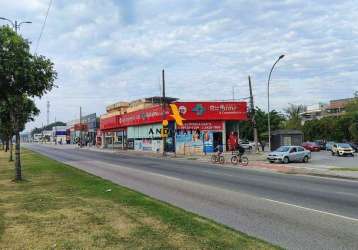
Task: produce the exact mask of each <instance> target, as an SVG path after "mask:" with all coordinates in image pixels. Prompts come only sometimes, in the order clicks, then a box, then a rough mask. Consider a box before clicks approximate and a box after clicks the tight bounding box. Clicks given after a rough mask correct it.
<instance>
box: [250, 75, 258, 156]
mask: <svg viewBox="0 0 358 250" xmlns="http://www.w3.org/2000/svg"><path fill="white" fill-rule="evenodd" d="M249 88H250V116H251V124H252V128H253V131H254V142H255V150H256V153H257V152H258V151H259V147H258V138H257V127H256V120H255V106H254V96H253V95H252V86H251V77H250V76H249Z"/></svg>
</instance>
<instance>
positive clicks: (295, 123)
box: [284, 103, 305, 129]
mask: <svg viewBox="0 0 358 250" xmlns="http://www.w3.org/2000/svg"><path fill="white" fill-rule="evenodd" d="M304 111H305V106H303V105H295V104H291V103H290V105H289V106H288V108H285V109H284V112H285V113H286V116H287V118H288V120H287V122H286V128H290V129H300V128H301V127H302V123H301V116H300V114H301V113H302V112H304Z"/></svg>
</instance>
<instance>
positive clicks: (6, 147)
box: [5, 140, 9, 152]
mask: <svg viewBox="0 0 358 250" xmlns="http://www.w3.org/2000/svg"><path fill="white" fill-rule="evenodd" d="M7 151H9V140H6V141H5V152H7Z"/></svg>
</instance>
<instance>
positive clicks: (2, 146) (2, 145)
mask: <svg viewBox="0 0 358 250" xmlns="http://www.w3.org/2000/svg"><path fill="white" fill-rule="evenodd" d="M4 144H5V142H4V140H1V150H2V151H4V149H5V147H4Z"/></svg>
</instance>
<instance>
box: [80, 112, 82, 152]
mask: <svg viewBox="0 0 358 250" xmlns="http://www.w3.org/2000/svg"><path fill="white" fill-rule="evenodd" d="M80 148H82V107H81V106H80Z"/></svg>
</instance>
